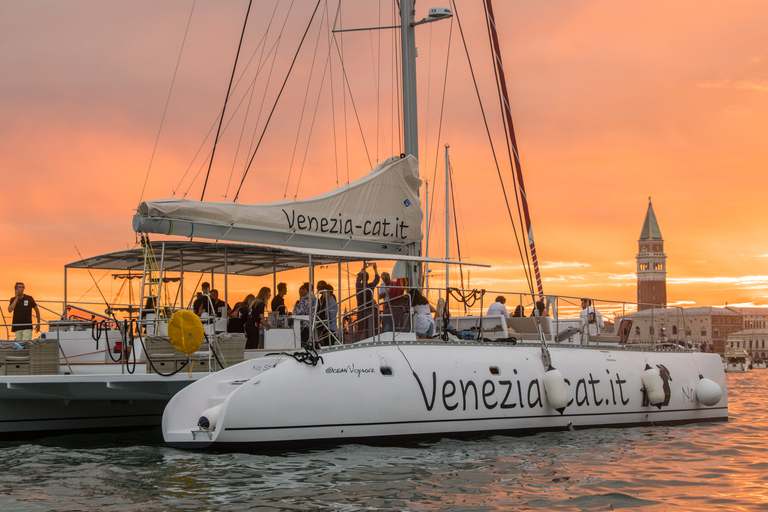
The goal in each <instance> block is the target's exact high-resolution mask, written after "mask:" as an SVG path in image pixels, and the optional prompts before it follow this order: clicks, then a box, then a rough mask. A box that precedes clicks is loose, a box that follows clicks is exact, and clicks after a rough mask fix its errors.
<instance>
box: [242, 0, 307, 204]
mask: <svg viewBox="0 0 768 512" xmlns="http://www.w3.org/2000/svg"><path fill="white" fill-rule="evenodd" d="M278 5H279V2H278V3H276V4H275V11H277V6H278ZM293 5H294V2H291V5H290V6H289V8H288V12H287V13H286V15H285V19H284V20H283V26H282V27H280V33H279V35H278V37H277V39H276V41H275V44H274V45H273V48H274V55H273V57H272V64H271V66H270V67H269V74H268V75H267V79H266V85H265V88H264V94H263V95H262V96H261V104H260V105H259V113H258V115H257V116H256V123H254V126H253V136H252V137H251V144H250V145H249V147H248V154H250V153H251V150H252V149H253V142H254V140H255V139H256V133H257V131H258V128H259V120H260V119H261V115H262V113H263V112H264V105H265V103H266V99H267V92H268V91H267V87H268V86H269V84H270V83H271V82H272V73H273V72H274V70H275V65H276V64H277V54H278V51H279V47H280V43H281V42H282V40H283V33H284V32H285V27H286V26H287V25H288V18H289V17H290V14H291V11H292V10H293ZM273 16H274V13H273ZM270 25H271V23H270ZM265 37H266V34H265ZM254 86H255V80H254ZM247 173H248V165H247V164H246V166H245V167H244V168H243V174H242V176H241V179H245V175H246V174H247ZM287 186H288V185H287V181H286V187H287ZM283 199H285V196H283Z"/></svg>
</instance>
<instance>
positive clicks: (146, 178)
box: [139, 0, 197, 203]
mask: <svg viewBox="0 0 768 512" xmlns="http://www.w3.org/2000/svg"><path fill="white" fill-rule="evenodd" d="M196 2H197V0H193V1H192V8H191V9H190V10H189V19H188V20H187V28H186V29H185V30H184V38H183V39H182V40H181V48H180V49H179V58H178V59H177V60H176V68H175V69H174V70H173V78H171V88H170V89H169V90H168V98H167V99H166V100H165V108H164V109H163V116H162V117H161V118H160V128H158V130H157V137H156V138H155V146H154V147H153V148H152V156H150V158H149V167H148V168H147V175H146V176H145V177H144V186H143V187H141V195H140V196H139V203H141V201H142V200H143V199H144V192H145V191H146V189H147V182H148V181H149V172H150V171H151V170H152V162H154V160H155V152H156V151H157V144H158V142H160V133H161V132H162V131H163V123H164V122H165V114H166V113H168V105H170V103H171V93H172V92H173V84H174V83H175V82H176V74H177V73H178V72H179V64H181V55H182V53H184V44H185V43H186V42H187V34H188V33H189V25H190V24H191V23H192V13H193V12H194V11H195V3H196Z"/></svg>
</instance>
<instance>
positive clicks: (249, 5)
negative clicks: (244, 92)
mask: <svg viewBox="0 0 768 512" xmlns="http://www.w3.org/2000/svg"><path fill="white" fill-rule="evenodd" d="M251 5H253V0H249V1H248V10H247V11H245V21H243V31H242V32H241V33H240V43H238V45H237V53H236V54H235V65H234V66H232V75H231V76H230V77H229V86H227V95H226V96H225V97H224V106H223V107H222V109H221V117H220V118H219V128H218V130H217V131H216V138H215V139H214V140H213V151H212V152H211V160H210V162H209V163H208V172H207V173H206V174H205V183H203V192H202V193H201V194H200V200H201V201H202V200H203V199H204V198H205V189H206V187H207V186H208V178H209V177H210V175H211V167H213V157H214V155H215V154H216V146H217V145H218V143H219V134H220V133H221V124H222V123H223V122H224V112H226V110H227V102H228V101H229V94H230V92H231V91H232V82H233V81H234V80H235V71H236V70H237V61H238V59H239V58H240V49H241V48H242V47H243V38H244V37H245V27H246V26H247V25H248V15H249V14H250V13H251Z"/></svg>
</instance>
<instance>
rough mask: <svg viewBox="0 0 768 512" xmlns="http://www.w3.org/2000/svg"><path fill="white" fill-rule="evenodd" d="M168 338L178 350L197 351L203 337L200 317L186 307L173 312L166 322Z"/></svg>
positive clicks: (191, 352) (185, 351) (203, 332)
mask: <svg viewBox="0 0 768 512" xmlns="http://www.w3.org/2000/svg"><path fill="white" fill-rule="evenodd" d="M168 338H169V339H170V340H171V345H173V346H174V348H176V349H177V350H179V351H180V352H184V353H185V354H193V353H195V352H197V351H198V350H199V349H200V345H202V344H203V339H204V338H205V330H204V328H203V323H202V322H201V321H200V317H199V316H197V315H196V314H194V313H193V312H191V311H188V310H186V309H181V310H179V311H177V312H175V313H174V314H173V316H172V317H171V321H170V322H168Z"/></svg>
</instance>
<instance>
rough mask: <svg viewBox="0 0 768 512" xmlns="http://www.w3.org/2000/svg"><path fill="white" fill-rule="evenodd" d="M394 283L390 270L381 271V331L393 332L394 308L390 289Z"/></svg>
mask: <svg viewBox="0 0 768 512" xmlns="http://www.w3.org/2000/svg"><path fill="white" fill-rule="evenodd" d="M391 285H392V279H391V278H390V277H389V272H382V273H381V284H380V285H379V302H380V303H381V332H392V327H393V322H392V308H391V306H390V303H389V301H390V294H389V289H390V286H391Z"/></svg>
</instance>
